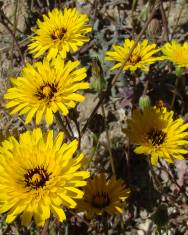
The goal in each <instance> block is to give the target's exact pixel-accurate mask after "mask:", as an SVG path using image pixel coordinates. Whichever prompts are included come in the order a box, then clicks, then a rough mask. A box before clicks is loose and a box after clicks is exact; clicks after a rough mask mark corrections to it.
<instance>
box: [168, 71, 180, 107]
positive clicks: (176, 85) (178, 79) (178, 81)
mask: <svg viewBox="0 0 188 235" xmlns="http://www.w3.org/2000/svg"><path fill="white" fill-rule="evenodd" d="M181 74H182V71H181V69H180V68H177V69H176V75H177V78H176V82H175V91H174V93H173V97H172V102H171V105H170V109H173V107H174V103H175V100H176V91H177V88H178V86H179V83H180V81H181Z"/></svg>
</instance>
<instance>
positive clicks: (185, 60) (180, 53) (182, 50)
mask: <svg viewBox="0 0 188 235" xmlns="http://www.w3.org/2000/svg"><path fill="white" fill-rule="evenodd" d="M162 52H163V54H164V59H167V60H170V61H171V62H173V63H175V64H176V65H177V66H178V67H185V68H188V42H184V44H183V45H181V44H179V43H178V42H176V41H175V40H173V41H171V43H169V42H168V43H166V44H165V45H164V46H163V47H162Z"/></svg>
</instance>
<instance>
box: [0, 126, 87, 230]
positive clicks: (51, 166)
mask: <svg viewBox="0 0 188 235" xmlns="http://www.w3.org/2000/svg"><path fill="white" fill-rule="evenodd" d="M53 135H54V134H53V131H49V132H48V133H47V134H46V135H45V136H43V135H42V131H41V129H34V130H33V132H30V131H27V132H25V133H23V134H21V135H20V138H19V141H17V140H16V139H15V138H14V137H10V138H9V139H7V140H5V141H4V142H3V143H2V146H1V147H0V161H1V165H0V179H1V180H0V213H4V212H8V215H7V218H6V222H7V223H11V222H12V221H14V220H15V218H16V217H17V216H18V215H21V221H22V224H23V225H27V224H29V223H30V221H31V219H32V217H33V218H34V219H35V222H36V224H37V226H43V225H44V223H45V220H46V219H48V218H50V216H51V215H54V216H55V217H56V218H57V219H58V220H59V221H63V220H65V219H66V216H65V213H64V211H63V206H65V207H68V208H74V207H75V206H76V202H75V199H77V198H82V197H83V192H82V191H81V190H80V189H78V188H79V187H80V186H84V185H85V184H86V181H85V179H86V178H88V177H89V172H87V171H79V168H80V167H81V161H82V159H83V154H79V155H78V156H76V157H74V158H73V157H72V156H73V154H74V153H75V151H76V149H77V145H78V142H77V141H76V140H74V141H72V142H70V143H67V144H66V143H62V141H63V135H64V134H63V133H62V132H60V133H59V134H58V136H57V137H56V138H55V139H54V136H53Z"/></svg>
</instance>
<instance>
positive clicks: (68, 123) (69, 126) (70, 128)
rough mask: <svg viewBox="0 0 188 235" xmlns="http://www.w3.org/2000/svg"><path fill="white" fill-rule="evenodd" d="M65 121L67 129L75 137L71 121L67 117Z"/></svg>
mask: <svg viewBox="0 0 188 235" xmlns="http://www.w3.org/2000/svg"><path fill="white" fill-rule="evenodd" d="M65 121H66V124H67V127H68V128H69V131H70V132H71V135H72V136H74V133H73V130H72V127H71V125H70V121H69V119H68V118H67V117H65Z"/></svg>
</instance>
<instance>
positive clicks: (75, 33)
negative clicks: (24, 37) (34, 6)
mask: <svg viewBox="0 0 188 235" xmlns="http://www.w3.org/2000/svg"><path fill="white" fill-rule="evenodd" d="M43 19H44V20H43V22H42V21H40V20H38V21H37V25H38V28H37V29H33V31H34V33H35V35H34V36H33V37H31V43H30V44H29V46H28V48H29V51H30V53H32V54H34V58H38V57H40V56H41V55H42V54H44V53H45V52H46V53H47V59H49V60H50V59H52V58H55V57H56V56H57V55H58V54H60V55H61V56H62V57H63V58H65V57H66V54H67V52H76V51H77V50H78V48H79V47H80V46H82V45H83V44H84V43H85V42H88V41H89V38H88V37H87V36H85V34H86V33H88V32H90V31H91V30H92V28H91V26H90V25H88V24H86V23H87V22H88V21H89V19H88V17H87V15H85V14H81V13H80V12H79V11H78V10H77V9H76V8H73V9H67V8H65V9H64V11H63V12H62V11H61V10H58V9H54V10H52V11H51V12H48V16H46V15H44V16H43Z"/></svg>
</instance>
